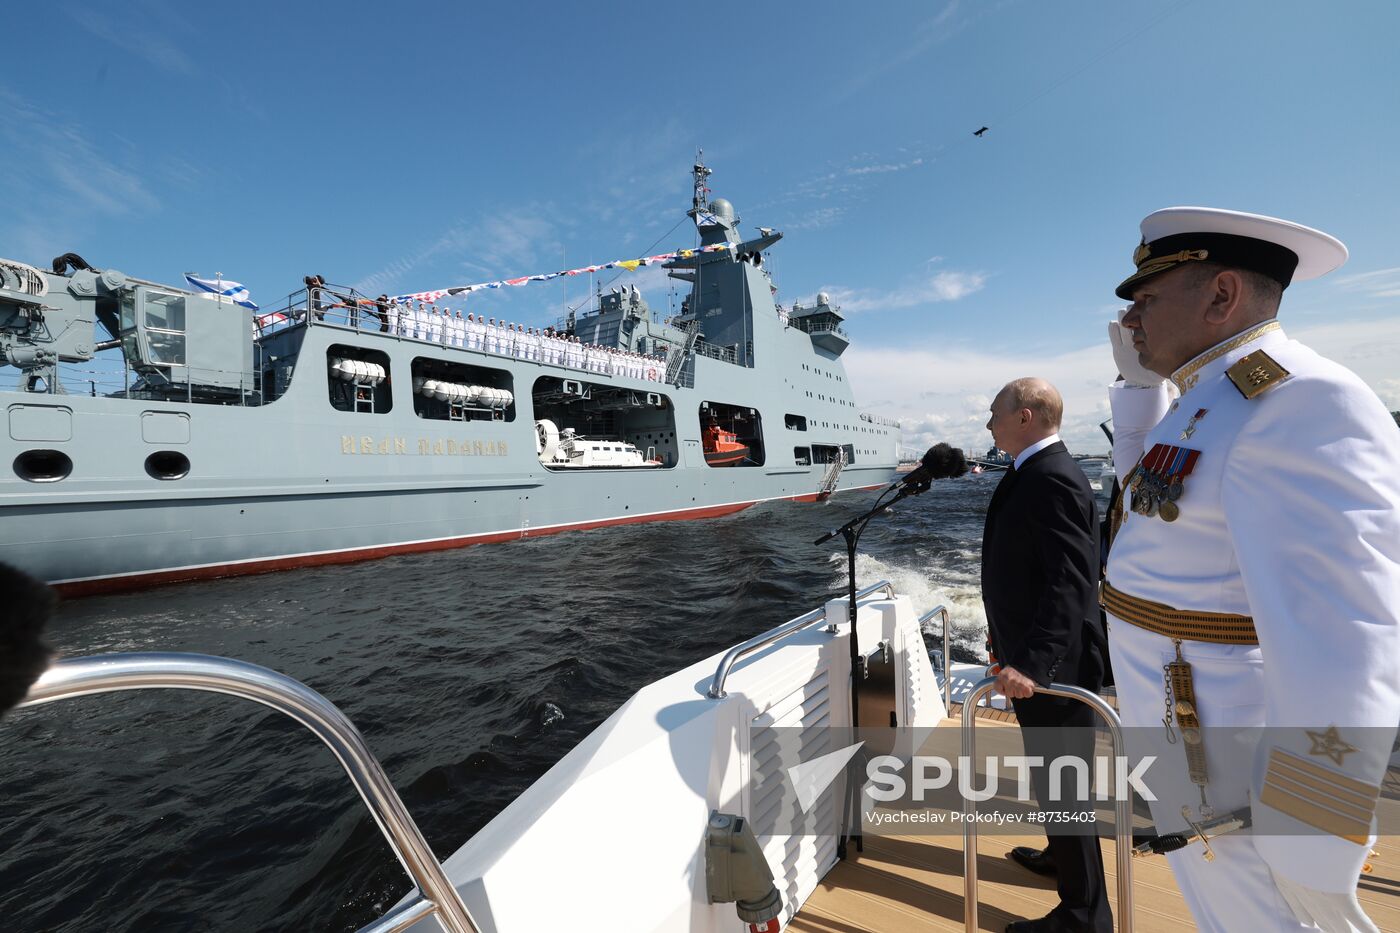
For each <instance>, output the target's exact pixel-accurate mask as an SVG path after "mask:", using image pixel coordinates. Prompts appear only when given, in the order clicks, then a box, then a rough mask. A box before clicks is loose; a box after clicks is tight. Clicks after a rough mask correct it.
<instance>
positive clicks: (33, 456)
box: [15, 450, 73, 483]
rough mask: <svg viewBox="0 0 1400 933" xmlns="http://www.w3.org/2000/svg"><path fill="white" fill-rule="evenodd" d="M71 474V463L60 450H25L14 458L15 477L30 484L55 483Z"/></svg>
mask: <svg viewBox="0 0 1400 933" xmlns="http://www.w3.org/2000/svg"><path fill="white" fill-rule="evenodd" d="M72 472H73V461H72V460H71V459H69V457H68V455H67V454H65V453H64V452H63V451H61V450H26V451H25V452H24V453H22V454H20V455H19V456H18V457H16V458H15V475H16V476H18V477H19V478H20V479H26V480H29V482H31V483H56V482H58V481H59V480H61V479H67V478H68V474H69V473H72Z"/></svg>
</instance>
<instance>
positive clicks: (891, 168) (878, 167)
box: [846, 158, 924, 175]
mask: <svg viewBox="0 0 1400 933" xmlns="http://www.w3.org/2000/svg"><path fill="white" fill-rule="evenodd" d="M923 164H924V160H923V159H921V158H920V159H910V160H909V161H908V162H881V163H877V164H874V165H853V166H851V167H849V168H847V169H846V174H847V175H888V174H889V173H890V172H902V171H904V170H905V169H911V168H917V167H918V166H920V165H923Z"/></svg>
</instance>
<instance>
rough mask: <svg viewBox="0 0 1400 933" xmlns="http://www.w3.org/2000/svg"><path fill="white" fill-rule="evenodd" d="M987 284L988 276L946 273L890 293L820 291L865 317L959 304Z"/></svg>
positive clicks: (832, 287) (840, 289) (844, 289)
mask: <svg viewBox="0 0 1400 933" xmlns="http://www.w3.org/2000/svg"><path fill="white" fill-rule="evenodd" d="M986 283H987V274H986V273H985V272H957V271H953V270H945V271H942V272H936V273H934V274H933V275H929V276H926V277H924V278H922V279H919V280H917V281H915V282H913V283H911V284H909V285H905V286H903V287H901V288H896V289H893V290H890V291H884V290H880V289H873V288H848V287H846V286H844V285H823V286H822V287H821V289H820V290H821V291H824V292H826V293H827V294H828V295H830V296H831V300H832V301H833V302H834V303H835V304H836V305H838V306H839V307H840V308H841V310H842V311H844V312H846V313H848V314H862V313H865V312H867V311H896V310H899V309H901V308H917V307H920V306H922V305H930V304H937V303H938V302H943V301H957V300H958V299H960V298H966V297H967V296H968V295H970V294H972V293H973V292H975V291H980V290H981V288H982V286H984V285H985V284H986ZM812 300H813V296H808V297H806V298H803V299H801V301H802V303H803V304H808V303H810V302H811V301H812Z"/></svg>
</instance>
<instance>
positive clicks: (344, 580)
mask: <svg viewBox="0 0 1400 933" xmlns="http://www.w3.org/2000/svg"><path fill="white" fill-rule="evenodd" d="M994 486H995V478H994V477H991V476H986V477H968V478H965V479H963V480H959V481H954V482H940V483H936V484H935V485H934V487H933V489H932V490H931V491H930V492H929V493H928V494H926V495H924V496H922V497H920V498H918V499H915V500H911V501H909V502H907V503H904V504H901V506H900V507H899V511H898V514H895V515H892V516H886V517H885V518H883V519H882V520H880V521H879V522H878V523H877V524H872V525H871V526H870V528H869V529H868V530H867V531H866V533H865V536H864V538H863V539H862V541H861V548H860V551H861V556H860V559H859V562H858V571H859V577H858V579H859V581H860V583H861V584H862V585H864V584H866V583H871V582H874V581H876V580H878V579H882V578H885V579H890V580H891V581H892V582H894V583H895V584H896V586H897V588H898V589H899V590H900V591H901V592H905V593H908V594H909V595H911V596H913V597H914V599H915V602H916V605H918V606H920V607H921V609H928V608H932V607H933V606H934V605H935V604H937V603H939V602H947V603H949V604H950V605H951V606H952V607H953V610H954V616H953V624H954V629H955V631H956V633H957V639H956V640H957V641H958V642H959V643H960V644H961V645H962V646H963V647H964V652H963V654H964V655H966V657H965V658H964V659H966V660H972V659H973V658H972V656H971V655H970V654H968V653H967V652H968V650H970V649H980V646H981V644H982V632H983V631H984V629H985V618H984V616H983V615H982V610H981V604H980V600H979V597H978V591H977V558H978V551H979V549H980V541H981V528H982V519H983V515H984V513H985V510H986V504H987V500H988V499H989V498H990V496H991V491H992V489H993V487H994ZM872 501H873V498H872V495H870V494H865V493H861V494H854V495H851V494H848V495H845V496H839V497H837V498H836V499H835V500H833V501H831V502H828V503H824V504H815V505H798V504H793V503H774V504H769V505H762V506H757V507H755V508H752V509H749V510H747V511H745V512H742V513H739V514H738V515H734V516H730V517H728V518H722V519H715V520H711V521H702V522H687V523H657V524H650V525H636V526H631V527H623V528H610V529H601V530H598V531H590V532H580V533H573V534H567V535H559V536H555V537H549V538H540V539H534V540H528V541H520V542H515V543H510V544H498V545H489V546H484V547H478V548H468V549H465V550H458V551H446V552H440V553H437V554H429V555H413V556H406V557H399V558H391V559H388V560H382V561H378V562H373V563H366V564H356V565H350V566H342V567H327V568H318V569H311V570H301V571H293V572H288V573H281V574H269V575H265V576H258V577H244V578H240V579H233V580H225V581H214V582H209V583H199V584H190V585H185V586H176V587H168V588H164V589H160V590H153V591H149V592H146V593H138V594H132V595H126V596H116V597H106V598H96V599H88V600H79V601H75V602H71V603H67V604H65V605H63V606H62V607H61V609H60V611H59V614H58V616H57V618H56V620H55V621H54V623H53V625H52V626H51V631H50V641H51V642H52V643H53V644H54V646H55V647H56V648H57V649H58V650H59V651H60V652H61V653H63V654H65V655H68V656H76V655H82V654H91V653H96V652H107V651H130V650H165V651H197V652H204V653H208V654H216V655H225V656H228V657H234V658H241V659H244V660H248V661H252V662H255V663H258V664H263V665H266V666H268V667H271V668H274V669H276V670H279V671H282V672H284V673H287V674H289V675H291V676H293V677H296V678H298V679H300V680H302V681H305V682H306V683H308V684H310V685H311V686H312V687H314V688H316V689H317V690H319V691H321V692H322V693H323V694H325V695H326V696H327V697H328V698H329V699H330V700H331V701H332V702H334V703H336V704H337V705H339V706H340V708H341V709H342V710H344V711H345V712H346V713H347V714H348V715H349V716H350V718H351V719H352V720H353V721H354V722H355V724H356V725H357V726H359V728H360V730H361V731H362V732H363V733H364V735H365V737H366V739H367V740H368V742H369V745H370V748H371V749H372V750H373V751H374V753H375V754H376V755H377V756H378V757H379V759H380V761H381V762H383V764H384V766H385V768H386V769H387V771H388V773H389V776H390V778H391V779H392V780H393V782H394V784H395V786H396V787H397V788H398V790H399V793H400V794H401V795H402V796H403V798H404V800H405V802H406V804H407V805H408V808H409V811H410V812H411V813H412V814H413V815H414V817H415V818H416V819H417V821H418V823H419V825H420V826H421V827H422V829H423V832H424V834H425V835H426V836H427V839H428V841H429V843H430V844H431V845H432V847H433V849H434V851H435V852H436V853H437V854H438V856H439V857H440V858H446V857H447V856H448V855H450V854H451V853H452V852H453V851H455V850H456V848H457V847H458V846H460V845H461V844H462V842H464V841H465V840H466V839H467V838H468V837H470V836H471V835H472V834H473V833H474V832H475V831H476V830H478V829H479V828H480V827H481V826H483V825H484V824H485V823H486V822H487V821H488V820H490V819H491V817H492V816H493V815H495V814H496V813H498V812H499V811H500V810H501V809H502V808H503V807H505V805H506V804H508V803H509V802H510V801H511V800H512V799H514V798H515V797H516V796H517V795H518V794H519V793H520V792H521V791H522V790H524V789H525V787H527V786H528V785H529V784H530V783H531V782H532V781H534V780H535V779H536V778H537V777H539V776H540V775H541V774H543V773H544V772H545V771H546V770H548V769H549V767H550V766H551V765H553V764H554V763H555V762H556V761H558V760H559V758H561V757H562V756H563V755H564V754H565V753H566V752H567V751H568V750H569V749H570V748H572V747H573V746H574V745H575V744H576V743H577V742H578V741H579V740H580V739H581V738H583V736H584V735H586V734H587V733H588V732H589V731H590V730H591V729H592V728H593V727H594V726H596V725H597V724H598V723H599V722H601V721H602V720H603V719H604V718H606V717H607V716H608V715H609V714H610V713H611V712H612V711H613V710H614V709H616V708H617V707H618V706H619V705H620V704H621V703H622V702H623V700H625V699H626V698H627V697H628V696H629V695H630V694H632V693H633V692H634V691H636V690H637V689H638V688H640V687H641V686H643V685H644V684H647V683H649V682H651V681H653V680H655V679H657V678H658V677H660V676H662V675H664V674H667V673H669V672H671V671H674V670H676V669H678V668H680V667H682V666H684V665H686V664H689V663H692V662H693V661H696V660H698V659H700V658H703V657H705V656H707V655H710V654H712V653H714V652H716V651H719V650H721V649H723V648H726V647H728V646H729V645H731V644H733V643H735V642H738V641H741V640H743V639H745V638H747V637H749V636H751V635H754V634H756V633H758V632H760V631H763V630H765V629H768V628H771V627H772V626H774V625H777V624H779V623H781V622H784V621H786V620H787V619H789V618H792V617H793V616H796V615H799V614H800V613H802V612H805V611H806V610H808V609H810V608H814V607H815V606H817V605H819V604H820V603H821V602H822V601H823V600H825V599H827V598H828V597H830V596H833V595H837V594H838V593H840V592H841V591H842V590H843V588H844V584H843V579H844V556H843V553H844V552H843V551H841V549H840V547H839V544H840V543H839V541H837V542H833V543H832V544H828V545H826V546H824V547H821V548H818V547H814V546H813V545H812V543H811V542H812V540H813V539H814V538H816V537H817V535H818V534H820V533H821V532H823V531H825V530H827V529H828V528H831V527H834V526H836V525H839V524H841V523H842V522H844V521H845V520H846V519H847V518H849V517H851V516H853V515H854V514H856V513H857V512H858V511H863V510H864V509H865V508H868V506H869V505H870V503H871V502H872ZM0 853H3V854H0V918H4V919H3V920H0V927H3V928H4V929H6V930H24V931H29V930H58V929H62V930H104V931H120V930H143V931H144V930H154V929H160V930H215V929H217V930H261V929H291V928H302V929H318V930H320V929H326V930H350V929H354V928H356V927H358V926H359V925H361V924H363V923H366V922H368V921H369V920H371V919H373V918H374V917H375V916H377V915H378V914H379V913H380V912H382V911H383V910H385V909H386V908H387V907H389V906H390V905H392V904H393V903H394V902H395V901H396V900H397V899H398V898H399V897H400V896H401V895H402V894H403V893H404V892H405V891H406V890H407V889H408V887H409V884H408V882H407V880H406V877H405V876H404V875H403V873H402V871H401V869H400V868H399V866H398V863H397V862H396V861H395V860H394V858H393V856H392V854H391V853H390V851H389V849H388V847H387V845H386V844H385V843H384V842H383V841H382V839H381V837H380V835H379V832H378V831H377V830H376V829H375V827H374V825H373V823H372V821H371V820H370V818H369V817H368V815H367V813H366V811H365V810H364V808H363V806H362V805H361V803H360V801H359V799H358V798H357V797H356V796H355V794H354V792H353V791H352V790H351V788H350V785H349V784H348V782H347V781H346V780H345V778H344V776H343V774H342V772H341V771H340V770H339V768H338V766H337V765H336V764H335V762H334V760H333V759H332V758H331V755H330V753H329V752H327V751H325V750H324V749H323V748H322V747H321V746H320V744H319V743H317V742H315V740H313V739H312V738H311V737H310V736H309V734H307V733H305V732H304V731H302V730H301V729H300V728H299V727H297V726H295V725H293V724H292V723H291V722H290V720H287V719H284V718H282V717H280V716H277V715H275V714H273V713H270V712H267V711H264V710H263V709H262V708H261V707H258V706H255V705H253V704H249V703H247V702H244V701H238V700H233V699H225V698H221V697H215V696H213V695H209V694H194V693H186V692H173V691H156V692H144V693H134V694H116V695H110V694H109V695H107V696H103V697H90V698H83V699H79V700H69V701H64V702H63V703H60V704H58V705H55V706H49V707H45V708H42V709H38V710H30V711H25V712H23V713H19V714H12V715H11V716H10V717H8V718H7V719H6V720H5V721H4V722H3V723H0Z"/></svg>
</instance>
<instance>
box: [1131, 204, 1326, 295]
mask: <svg viewBox="0 0 1400 933" xmlns="http://www.w3.org/2000/svg"><path fill="white" fill-rule="evenodd" d="M1198 260H1205V261H1208V262H1215V263H1219V264H1221V265H1224V266H1230V267H1232V268H1236V269H1248V270H1250V271H1252V272H1259V273H1262V274H1264V275H1267V276H1268V277H1269V278H1271V279H1273V280H1275V281H1276V282H1278V283H1279V284H1280V285H1282V286H1283V287H1284V288H1287V287H1288V283H1289V282H1301V281H1304V280H1306V279H1315V278H1317V277H1319V276H1322V275H1326V274H1327V273H1329V272H1331V271H1332V270H1333V269H1336V268H1337V267H1338V266H1340V265H1341V264H1342V263H1344V262H1346V261H1347V248H1346V246H1345V245H1344V244H1343V243H1342V241H1341V240H1339V239H1337V238H1336V237H1334V236H1330V235H1328V234H1326V233H1323V232H1322V231H1321V230H1314V229H1313V228H1311V227H1304V226H1303V225H1302V224H1295V223H1293V222H1292V221H1289V220H1280V219H1279V218H1277V217H1265V216H1264V215H1263V214H1246V213H1244V212H1243V211H1227V210H1221V209H1220V208H1215V207H1168V208H1163V209H1162V210H1160V211H1153V212H1152V213H1151V214H1148V215H1147V216H1146V217H1144V218H1143V220H1142V243H1141V244H1140V245H1139V246H1138V248H1137V250H1136V251H1135V252H1134V253H1133V265H1135V266H1137V271H1136V272H1134V273H1133V274H1132V275H1130V276H1128V277H1127V278H1126V279H1124V280H1123V283H1122V284H1121V285H1119V286H1118V289H1117V292H1116V294H1117V295H1118V297H1119V298H1122V299H1123V300H1125V301H1131V300H1132V298H1133V289H1134V288H1136V287H1137V286H1138V285H1139V284H1141V283H1142V282H1144V281H1145V280H1147V279H1149V278H1151V277H1152V276H1154V275H1159V274H1161V273H1163V272H1166V271H1167V270H1169V269H1175V268H1176V267H1177V266H1179V265H1182V264H1183V263H1187V262H1192V261H1198Z"/></svg>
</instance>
